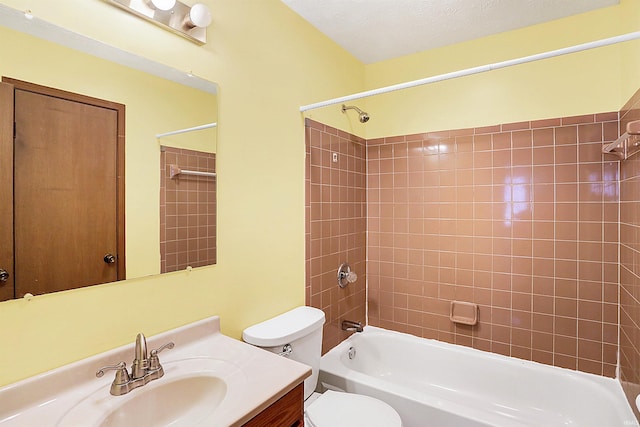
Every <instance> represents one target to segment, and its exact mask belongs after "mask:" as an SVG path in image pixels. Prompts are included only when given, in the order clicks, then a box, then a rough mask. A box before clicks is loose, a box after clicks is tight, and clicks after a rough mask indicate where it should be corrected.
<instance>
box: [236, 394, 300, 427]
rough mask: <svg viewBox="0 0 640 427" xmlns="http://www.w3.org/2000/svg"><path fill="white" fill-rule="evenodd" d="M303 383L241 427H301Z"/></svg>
mask: <svg viewBox="0 0 640 427" xmlns="http://www.w3.org/2000/svg"><path fill="white" fill-rule="evenodd" d="M303 426H304V383H300V384H298V386H296V388H294V389H293V390H291V391H290V392H289V393H287V394H285V395H284V396H282V397H281V398H280V399H278V400H277V401H276V402H274V403H273V404H272V405H271V406H269V407H268V408H267V409H265V410H264V411H262V412H260V413H259V414H258V415H256V416H255V417H253V418H251V419H250V420H249V421H248V422H246V423H245V424H243V426H242V427H303Z"/></svg>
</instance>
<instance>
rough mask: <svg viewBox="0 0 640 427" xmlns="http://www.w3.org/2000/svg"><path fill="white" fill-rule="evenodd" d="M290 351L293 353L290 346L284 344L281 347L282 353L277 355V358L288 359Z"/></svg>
mask: <svg viewBox="0 0 640 427" xmlns="http://www.w3.org/2000/svg"><path fill="white" fill-rule="evenodd" d="M292 351H293V348H291V344H285V345H284V346H283V347H282V351H281V352H280V353H278V356H282V357H289V355H290V354H291V352H292Z"/></svg>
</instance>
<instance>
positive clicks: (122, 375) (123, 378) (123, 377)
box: [96, 362, 130, 385]
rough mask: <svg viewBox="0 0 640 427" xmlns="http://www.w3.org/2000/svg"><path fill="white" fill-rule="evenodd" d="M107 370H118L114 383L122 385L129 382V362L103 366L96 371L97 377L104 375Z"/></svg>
mask: <svg viewBox="0 0 640 427" xmlns="http://www.w3.org/2000/svg"><path fill="white" fill-rule="evenodd" d="M106 371H116V377H115V379H114V380H113V384H115V385H120V384H126V383H128V382H129V380H130V378H129V373H128V372H127V364H126V363H124V362H120V363H118V364H117V365H110V366H103V367H102V368H100V369H99V370H98V371H97V372H96V377H98V378H100V377H102V376H104V373H105V372H106Z"/></svg>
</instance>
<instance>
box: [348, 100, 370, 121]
mask: <svg viewBox="0 0 640 427" xmlns="http://www.w3.org/2000/svg"><path fill="white" fill-rule="evenodd" d="M347 110H356V111H357V112H358V113H359V114H360V116H359V119H360V123H367V122H368V121H369V119H370V117H369V114H368V113H365V112H364V111H362V110H361V109H359V108H358V107H356V106H355V105H344V104H342V112H343V113H346V112H347Z"/></svg>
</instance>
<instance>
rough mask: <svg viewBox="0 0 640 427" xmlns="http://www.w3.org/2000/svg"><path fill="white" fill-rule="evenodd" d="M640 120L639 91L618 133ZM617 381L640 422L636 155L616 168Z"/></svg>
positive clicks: (639, 158) (639, 180)
mask: <svg viewBox="0 0 640 427" xmlns="http://www.w3.org/2000/svg"><path fill="white" fill-rule="evenodd" d="M633 120H640V91H639V92H637V93H636V95H635V96H634V97H633V98H632V99H631V100H630V101H629V102H628V103H627V105H626V106H625V107H624V108H623V109H622V111H621V112H620V133H623V132H624V131H625V130H626V126H627V123H628V122H630V121H633ZM620 379H621V380H622V384H623V388H624V390H625V392H626V394H627V397H628V398H629V402H630V403H631V407H632V408H634V411H635V412H636V417H638V419H640V412H638V411H637V408H636V406H635V397H636V396H637V395H638V394H639V393H640V154H636V155H634V156H632V157H630V158H629V159H627V160H624V161H623V162H622V163H621V166H620Z"/></svg>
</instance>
